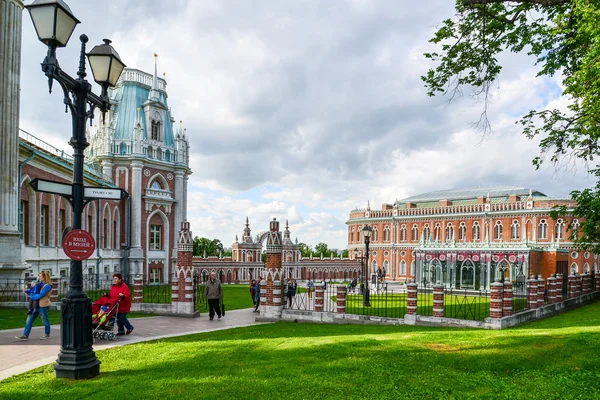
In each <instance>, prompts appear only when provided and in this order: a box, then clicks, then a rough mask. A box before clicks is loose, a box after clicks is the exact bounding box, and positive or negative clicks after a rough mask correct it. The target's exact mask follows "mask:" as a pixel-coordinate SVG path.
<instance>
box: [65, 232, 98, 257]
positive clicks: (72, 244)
mask: <svg viewBox="0 0 600 400" xmlns="http://www.w3.org/2000/svg"><path fill="white" fill-rule="evenodd" d="M63 250H64V251H65V254H66V255H67V257H69V258H70V259H71V260H76V261H81V260H87V259H88V258H90V257H91V256H92V254H94V250H96V242H95V241H94V238H93V237H92V235H91V234H90V233H89V232H88V231H84V230H83V229H73V230H72V231H71V232H69V233H67V234H66V235H65V238H64V240H63Z"/></svg>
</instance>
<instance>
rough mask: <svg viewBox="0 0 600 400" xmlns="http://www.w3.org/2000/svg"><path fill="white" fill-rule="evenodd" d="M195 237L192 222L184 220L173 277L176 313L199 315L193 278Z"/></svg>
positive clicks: (173, 309) (173, 306) (174, 310)
mask: <svg viewBox="0 0 600 400" xmlns="http://www.w3.org/2000/svg"><path fill="white" fill-rule="evenodd" d="M193 248H194V239H193V236H192V231H191V230H190V223H189V222H186V221H183V222H182V223H181V230H180V231H179V235H178V238H177V267H176V268H175V276H174V277H173V282H172V284H171V286H172V288H173V289H172V294H171V296H172V308H171V311H172V312H173V313H175V314H188V315H192V316H195V317H197V316H199V315H200V314H199V313H197V312H196V307H195V306H196V302H195V299H194V295H195V293H196V291H195V288H194V279H193V266H192V252H193Z"/></svg>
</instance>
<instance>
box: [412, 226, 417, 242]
mask: <svg viewBox="0 0 600 400" xmlns="http://www.w3.org/2000/svg"><path fill="white" fill-rule="evenodd" d="M412 240H413V242H416V241H417V240H419V227H418V226H417V224H413V226H412Z"/></svg>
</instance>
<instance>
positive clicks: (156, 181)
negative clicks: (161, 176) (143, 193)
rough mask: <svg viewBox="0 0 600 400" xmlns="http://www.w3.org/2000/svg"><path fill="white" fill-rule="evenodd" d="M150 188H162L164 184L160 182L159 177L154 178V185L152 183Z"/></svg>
mask: <svg viewBox="0 0 600 400" xmlns="http://www.w3.org/2000/svg"><path fill="white" fill-rule="evenodd" d="M150 188H152V189H158V190H162V186H161V185H160V183H159V182H158V179H156V180H154V181H153V182H152V185H150Z"/></svg>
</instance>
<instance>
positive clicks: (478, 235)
mask: <svg viewBox="0 0 600 400" xmlns="http://www.w3.org/2000/svg"><path fill="white" fill-rule="evenodd" d="M473 240H481V229H480V226H479V222H477V221H475V222H473Z"/></svg>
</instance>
